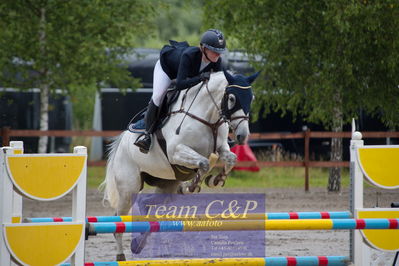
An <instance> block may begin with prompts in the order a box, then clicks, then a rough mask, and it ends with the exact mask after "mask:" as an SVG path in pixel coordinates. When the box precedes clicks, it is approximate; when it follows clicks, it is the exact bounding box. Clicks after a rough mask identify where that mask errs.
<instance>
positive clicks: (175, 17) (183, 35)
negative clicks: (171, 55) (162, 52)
mask: <svg viewBox="0 0 399 266" xmlns="http://www.w3.org/2000/svg"><path fill="white" fill-rule="evenodd" d="M156 6H157V8H156V12H157V14H156V17H155V25H156V28H157V30H156V31H155V32H154V34H152V35H151V36H149V37H150V38H146V39H142V40H141V42H140V45H141V46H143V47H148V48H155V49H160V48H161V47H162V46H163V45H165V44H166V43H167V42H168V41H169V40H177V41H183V40H185V41H188V43H189V44H190V45H197V44H198V43H199V40H200V36H201V33H202V31H203V30H204V28H201V26H202V6H203V0H163V1H157V4H156Z"/></svg>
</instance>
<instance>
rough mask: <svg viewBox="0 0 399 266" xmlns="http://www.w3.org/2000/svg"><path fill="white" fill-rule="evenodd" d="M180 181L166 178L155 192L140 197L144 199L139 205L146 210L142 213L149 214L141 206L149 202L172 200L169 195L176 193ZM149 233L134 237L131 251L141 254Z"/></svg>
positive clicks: (151, 203) (165, 202)
mask: <svg viewBox="0 0 399 266" xmlns="http://www.w3.org/2000/svg"><path fill="white" fill-rule="evenodd" d="M180 183H181V182H180V181H177V180H176V181H173V180H164V181H163V182H160V184H159V185H157V188H156V189H155V193H154V194H152V195H149V196H148V197H143V198H140V199H142V200H139V202H138V205H140V206H139V208H140V209H141V210H145V213H141V215H148V214H149V213H147V211H148V210H147V209H146V208H141V206H147V205H149V204H150V205H154V204H167V203H168V202H169V201H170V200H172V199H171V198H170V197H168V195H170V194H176V193H177V189H178V187H179V184H180ZM159 194H165V196H166V197H167V198H164V196H159ZM149 235H150V232H145V233H142V234H140V235H139V236H138V237H135V238H134V239H132V242H131V243H130V249H131V251H132V252H133V253H135V254H139V253H140V252H141V251H142V250H143V248H144V246H145V244H146V242H147V238H148V236H149Z"/></svg>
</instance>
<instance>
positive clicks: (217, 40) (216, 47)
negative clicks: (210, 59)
mask: <svg viewBox="0 0 399 266" xmlns="http://www.w3.org/2000/svg"><path fill="white" fill-rule="evenodd" d="M200 44H201V45H202V46H204V47H206V48H208V49H209V50H211V51H214V52H216V53H218V54H222V53H224V51H225V50H226V40H225V39H224V36H223V33H222V32H221V31H220V30H216V29H210V30H207V31H206V32H205V33H204V34H203V35H202V37H201V42H200Z"/></svg>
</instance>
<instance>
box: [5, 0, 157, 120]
mask: <svg viewBox="0 0 399 266" xmlns="http://www.w3.org/2000/svg"><path fill="white" fill-rule="evenodd" d="M0 17H1V19H0V69H2V70H3V71H1V72H0V82H1V84H2V86H12V87H18V88H32V87H39V88H42V87H43V86H44V84H46V85H49V87H50V90H51V91H52V92H54V91H55V89H62V90H63V91H64V92H65V93H68V94H70V95H71V96H72V99H73V101H74V103H77V104H81V103H84V104H85V105H83V106H84V107H83V108H82V106H79V107H78V108H74V109H75V110H76V111H78V113H75V118H78V119H79V118H80V117H82V115H83V117H87V115H88V114H89V113H91V112H92V110H93V109H92V106H90V108H88V104H91V102H92V101H93V98H94V93H95V90H96V89H98V88H99V87H103V86H108V85H109V84H111V83H112V84H114V85H116V86H118V87H120V88H127V87H135V86H137V85H138V83H137V82H134V81H133V79H132V78H131V77H129V73H128V71H127V70H126V68H125V67H123V66H124V65H125V62H124V61H123V58H122V57H121V55H122V54H125V53H130V52H131V50H132V48H133V47H134V46H135V44H136V43H137V40H138V39H141V38H145V37H146V36H147V34H148V33H149V32H150V31H151V30H153V29H154V23H153V19H152V18H153V17H154V7H153V2H151V1H141V0H104V1H98V0H83V1H78V0H71V1H53V0H44V1H22V0H17V1H14V0H3V1H1V3H0ZM32 71H33V72H32ZM17 76H19V77H20V78H18V79H17V80H16V77H17Z"/></svg>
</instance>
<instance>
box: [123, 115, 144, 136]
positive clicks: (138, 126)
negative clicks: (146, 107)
mask: <svg viewBox="0 0 399 266" xmlns="http://www.w3.org/2000/svg"><path fill="white" fill-rule="evenodd" d="M127 129H128V130H129V131H130V132H132V133H144V131H145V123H144V118H143V119H140V120H139V121H137V122H135V123H130V124H129V125H128V127H127Z"/></svg>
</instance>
